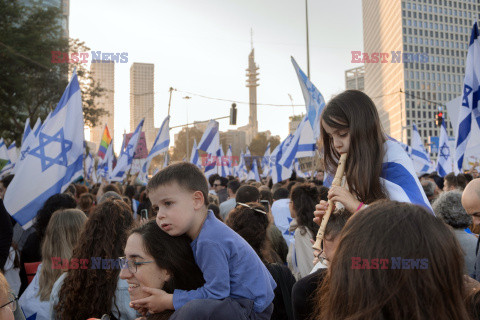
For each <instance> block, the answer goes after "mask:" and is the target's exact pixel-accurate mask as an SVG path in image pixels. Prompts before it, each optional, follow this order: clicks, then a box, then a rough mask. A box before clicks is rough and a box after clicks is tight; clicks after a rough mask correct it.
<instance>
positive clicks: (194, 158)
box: [190, 139, 202, 168]
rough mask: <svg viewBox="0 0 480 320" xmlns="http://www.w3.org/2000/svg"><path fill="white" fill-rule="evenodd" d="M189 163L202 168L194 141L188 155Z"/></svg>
mask: <svg viewBox="0 0 480 320" xmlns="http://www.w3.org/2000/svg"><path fill="white" fill-rule="evenodd" d="M190 162H191V163H193V164H194V165H196V166H197V167H198V168H202V164H201V159H200V157H199V156H198V147H197V140H196V139H194V140H193V148H192V152H191V154H190Z"/></svg>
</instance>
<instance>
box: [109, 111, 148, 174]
mask: <svg viewBox="0 0 480 320" xmlns="http://www.w3.org/2000/svg"><path fill="white" fill-rule="evenodd" d="M144 121H145V119H142V120H141V121H140V123H139V124H138V126H137V128H136V129H135V131H134V132H133V134H132V136H131V137H130V140H129V141H128V144H127V146H126V147H125V150H122V152H121V153H120V157H119V158H118V160H117V165H116V166H115V169H113V172H112V174H111V175H110V180H111V181H122V180H123V179H124V177H125V175H126V174H127V171H128V170H129V167H131V165H132V162H133V156H134V154H135V150H137V144H138V140H139V139H140V134H141V132H142V127H143V122H144Z"/></svg>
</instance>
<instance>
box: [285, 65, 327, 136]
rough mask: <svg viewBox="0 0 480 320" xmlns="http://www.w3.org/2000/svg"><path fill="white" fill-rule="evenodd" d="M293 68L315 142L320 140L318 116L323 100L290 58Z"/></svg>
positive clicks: (323, 104) (322, 106)
mask: <svg viewBox="0 0 480 320" xmlns="http://www.w3.org/2000/svg"><path fill="white" fill-rule="evenodd" d="M291 59H292V63H293V67H294V68H295V71H296V72H297V76H298V81H299V82H300V87H301V88H302V93H303V98H304V99H305V105H306V107H307V118H308V121H309V122H310V126H311V128H312V129H313V137H314V139H315V141H316V140H318V139H319V138H320V115H321V114H322V110H323V108H324V107H325V100H324V99H323V96H322V94H321V93H320V91H318V90H317V88H315V86H314V85H313V83H312V82H311V81H310V79H308V77H307V76H306V75H305V73H303V71H302V70H301V69H300V68H299V66H298V64H297V62H296V61H295V59H293V57H291Z"/></svg>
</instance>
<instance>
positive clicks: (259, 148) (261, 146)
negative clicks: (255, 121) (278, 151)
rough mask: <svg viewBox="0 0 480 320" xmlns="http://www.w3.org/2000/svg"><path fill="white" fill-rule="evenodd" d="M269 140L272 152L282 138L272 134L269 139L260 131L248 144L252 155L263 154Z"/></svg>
mask: <svg viewBox="0 0 480 320" xmlns="http://www.w3.org/2000/svg"><path fill="white" fill-rule="evenodd" d="M269 142H270V152H272V151H273V150H274V149H275V148H276V147H277V146H278V145H279V144H280V138H279V137H278V136H270V138H268V139H267V135H266V134H265V133H264V132H260V133H258V134H257V135H256V136H255V137H254V138H253V139H252V142H250V145H249V146H248V148H249V149H250V152H251V153H252V156H263V155H264V154H265V150H266V149H267V145H268V143H269Z"/></svg>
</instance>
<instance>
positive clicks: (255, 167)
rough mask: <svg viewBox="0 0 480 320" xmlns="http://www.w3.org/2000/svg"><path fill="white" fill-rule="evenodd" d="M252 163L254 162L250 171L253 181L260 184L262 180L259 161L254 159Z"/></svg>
mask: <svg viewBox="0 0 480 320" xmlns="http://www.w3.org/2000/svg"><path fill="white" fill-rule="evenodd" d="M252 162H253V165H252V171H250V173H251V174H252V179H254V180H255V181H258V182H260V181H262V180H261V179H260V174H259V173H258V165H257V159H253V161H252Z"/></svg>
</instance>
